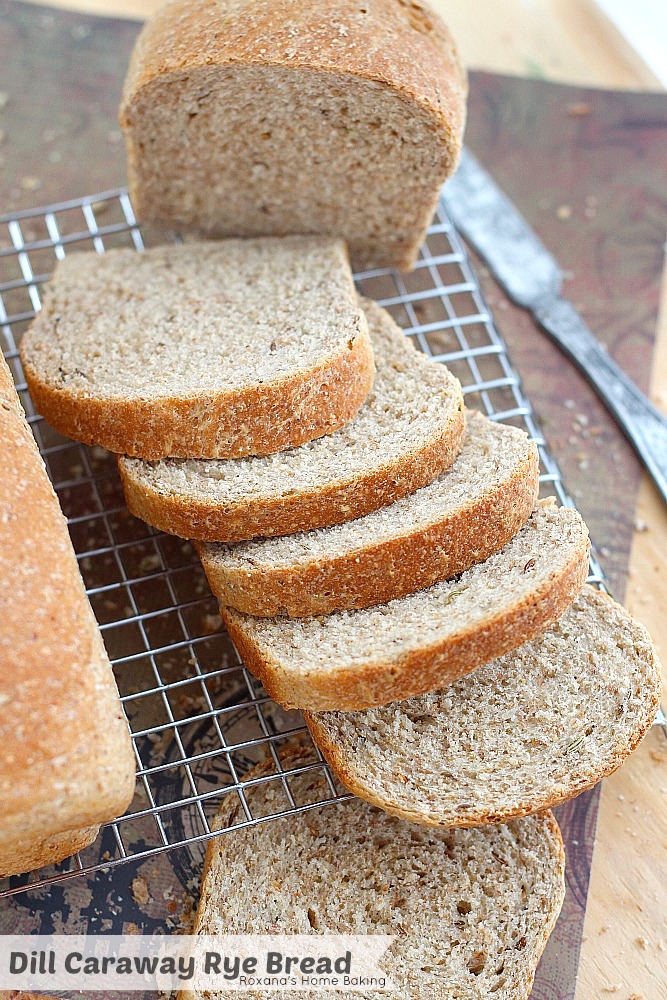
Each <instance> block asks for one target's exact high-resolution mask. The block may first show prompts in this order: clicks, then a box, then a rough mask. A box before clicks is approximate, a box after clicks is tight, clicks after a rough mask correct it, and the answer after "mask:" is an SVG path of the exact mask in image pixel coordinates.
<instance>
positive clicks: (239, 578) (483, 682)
mask: <svg viewBox="0 0 667 1000" xmlns="http://www.w3.org/2000/svg"><path fill="white" fill-rule="evenodd" d="M101 306H102V308H100V307H101ZM22 359H23V364H24V368H25V371H26V375H27V378H28V382H29V384H30V388H31V391H32V394H33V398H34V399H35V401H36V403H37V406H38V407H39V408H40V409H41V412H42V413H43V414H44V415H45V416H46V417H47V419H49V420H50V421H51V423H52V424H53V425H54V426H55V427H56V428H57V429H58V430H60V431H61V432H63V433H65V434H68V435H70V436H72V437H75V438H79V439H81V440H84V441H87V442H89V443H94V444H97V445H102V446H104V447H106V448H109V449H111V450H113V451H115V452H117V453H119V455H121V456H122V457H120V458H119V467H120V473H121V477H122V482H123V486H124V489H125V493H126V496H127V501H128V505H129V508H130V510H131V511H132V512H134V513H135V514H137V515H138V516H140V517H142V518H144V519H145V520H146V521H148V522H149V523H150V524H152V525H154V526H156V527H157V528H161V529H163V530H165V531H168V532H172V533H173V534H177V535H180V536H181V537H183V538H189V539H193V540H195V541H196V544H197V547H198V550H199V554H200V556H201V559H202V562H203V565H204V569H205V571H206V573H207V576H208V578H209V580H210V584H211V587H212V590H213V592H214V594H215V595H216V596H217V597H218V599H219V601H220V605H221V612H222V617H223V619H224V622H225V624H226V626H227V629H228V630H229V632H230V634H231V636H232V638H233V640H234V642H235V644H236V646H237V648H238V650H239V652H240V654H241V656H242V658H243V661H244V663H245V664H246V666H247V667H248V669H249V670H250V671H251V672H252V673H253V674H255V675H256V676H257V677H259V678H260V679H261V680H262V682H263V684H264V687H265V688H266V690H267V692H268V693H269V694H270V695H271V696H272V697H273V698H274V699H275V700H276V701H278V702H279V703H280V704H281V705H283V706H285V707H286V708H298V709H302V710H303V711H304V712H305V713H306V719H307V722H308V726H309V727H310V730H311V733H312V735H313V739H314V740H315V742H316V744H317V745H318V746H319V747H320V748H321V750H322V753H323V754H324V756H325V757H326V759H327V760H328V761H329V763H330V764H331V766H332V768H333V769H334V771H335V772H336V774H337V775H338V776H339V778H340V779H341V780H342V781H343V782H344V784H345V785H347V786H348V787H349V788H351V789H352V790H353V791H354V792H355V793H356V794H357V795H359V796H361V797H363V798H365V799H367V800H369V801H370V802H373V803H376V804H378V805H380V806H381V807H382V808H383V809H386V810H387V811H388V812H392V813H395V814H397V815H399V816H403V817H406V818H408V819H410V820H412V821H415V822H421V823H428V824H434V825H438V826H444V827H452V826H459V825H465V826H468V825H471V824H475V823H488V822H499V821H506V820H509V819H511V818H513V817H516V816H521V815H524V814H527V813H531V812H534V811H536V810H541V809H544V808H546V807H548V806H551V805H554V804H555V803H557V802H561V801H563V800H564V799H567V798H569V797H571V796H573V795H576V794H577V793H579V792H580V791H581V790H582V789H583V788H586V787H587V786H590V785H592V784H594V783H595V782H596V781H598V780H599V779H600V778H602V777H603V776H604V775H605V774H608V773H609V772H610V771H612V770H613V769H614V768H616V767H617V766H618V765H619V764H620V763H621V761H622V760H623V759H624V757H625V756H626V755H627V754H628V753H630V752H631V751H632V750H633V749H634V748H635V747H636V745H637V743H638V742H639V740H640V739H641V738H642V736H643V735H644V734H645V732H646V731H647V729H648V727H649V726H650V724H651V721H652V719H653V717H654V715H655V711H656V707H657V703H658V678H657V671H656V663H655V655H654V652H653V648H652V646H651V643H650V640H649V638H648V636H647V635H646V633H645V632H644V630H643V629H642V628H641V627H640V626H639V625H637V624H636V623H635V622H633V621H632V620H631V619H630V617H629V616H628V615H627V614H626V612H625V611H623V610H622V609H621V608H619V607H618V606H617V605H616V604H614V603H613V602H612V601H611V600H610V599H609V598H608V597H606V596H604V595H603V594H600V593H598V592H596V591H595V590H593V589H591V588H589V587H586V586H585V580H586V576H587V569H588V555H589V542H588V534H587V531H586V527H585V525H584V523H583V521H582V519H581V517H580V516H579V514H578V513H577V512H576V511H574V510H571V509H567V508H563V507H558V506H556V504H555V502H554V501H553V500H542V501H539V500H538V499H537V498H538V489H539V461H538V453H537V449H536V446H535V444H534V443H532V442H531V441H529V440H528V438H527V436H526V435H525V434H524V433H523V432H522V431H520V430H518V429H516V428H513V427H509V426H504V425H502V424H499V423H493V422H492V421H490V420H489V419H487V418H486V417H484V416H482V415H481V414H480V413H473V412H468V413H466V411H465V408H464V405H463V396H462V391H461V387H460V385H459V383H458V381H457V380H456V379H455V378H454V377H453V376H452V375H451V373H450V372H449V371H448V370H447V368H446V367H444V366H443V365H440V364H434V363H432V362H431V361H430V360H429V359H428V358H427V357H426V356H425V355H423V354H422V353H420V352H419V351H418V350H416V349H415V348H414V346H413V344H412V343H411V341H410V339H409V338H408V337H406V336H405V335H404V333H403V331H402V330H401V329H399V328H398V327H397V326H396V324H395V323H394V321H393V320H392V318H391V317H390V315H389V314H388V313H387V312H386V311H384V310H383V309H382V308H380V307H379V306H378V305H377V304H376V303H374V302H372V301H369V300H366V299H361V298H358V297H357V295H356V292H355V289H354V284H353V278H352V274H351V271H350V266H349V262H348V259H347V253H346V248H345V245H344V243H342V242H341V241H340V240H336V239H330V238H325V237H287V238H277V237H264V238H257V239H254V240H253V239H251V240H225V241H220V242H217V243H216V242H211V243H206V244H198V243H190V244H185V245H181V246H170V247H160V248H157V249H155V250H150V251H147V252H146V253H144V254H136V253H135V252H134V251H130V250H127V251H125V250H118V251H111V252H109V253H107V254H105V255H103V256H98V255H96V254H85V255H84V254H81V255H75V256H73V257H70V258H67V259H66V260H65V261H63V262H62V263H61V264H60V265H59V267H58V270H57V271H56V274H55V277H54V280H53V282H52V285H51V289H50V294H48V296H47V299H46V303H45V307H44V309H43V311H42V312H41V314H40V315H39V316H38V318H37V320H36V321H35V323H34V324H33V326H32V328H31V330H30V331H29V332H28V334H27V335H26V337H25V339H24V341H23V345H22Z"/></svg>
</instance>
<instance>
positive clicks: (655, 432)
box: [536, 299, 667, 501]
mask: <svg viewBox="0 0 667 1000" xmlns="http://www.w3.org/2000/svg"><path fill="white" fill-rule="evenodd" d="M536 315H537V318H538V319H539V321H540V323H541V325H542V326H543V327H544V329H545V330H546V331H547V333H550V334H551V336H552V337H553V338H554V339H555V340H556V341H557V343H558V344H560V346H561V347H562V348H563V350H564V351H565V352H566V353H567V354H568V355H569V356H570V357H571V358H572V360H573V361H574V362H575V363H576V364H577V365H578V367H579V368H580V369H581V371H582V372H583V374H584V375H585V376H586V377H587V378H588V380H589V381H590V382H591V384H592V386H593V388H594V389H595V390H596V391H597V393H598V395H599V396H600V397H601V398H602V400H603V401H604V402H605V403H606V405H607V407H608V409H609V410H610V411H611V412H612V414H613V415H614V416H615V418H616V420H617V422H618V424H619V425H620V427H621V428H622V429H623V430H624V431H625V433H626V435H627V436H628V438H629V439H630V441H631V442H632V444H633V445H634V446H635V449H636V451H637V453H638V455H639V457H640V458H641V459H642V461H643V463H644V465H645V467H646V469H647V470H648V471H649V472H650V474H651V476H652V477H653V479H654V481H655V484H656V486H657V487H658V489H659V490H660V492H661V493H662V496H663V497H664V499H665V500H666V501H667V418H665V417H664V416H663V415H662V413H660V411H659V410H657V409H656V408H655V406H653V404H652V403H651V402H650V401H649V400H648V399H647V398H646V396H645V395H644V393H643V392H641V391H640V390H639V389H638V388H637V386H636V385H635V384H634V382H633V381H632V380H631V379H630V378H628V376H627V375H626V374H625V372H624V371H623V370H622V369H621V368H619V367H618V365H617V364H616V362H615V361H613V360H612V358H611V357H610V356H609V354H608V353H607V351H605V349H604V348H603V347H602V346H601V344H600V343H599V342H598V340H597V339H596V338H595V336H594V335H593V334H592V333H591V331H590V330H589V328H588V327H587V326H586V324H585V323H584V321H583V319H582V318H581V316H580V315H579V313H578V312H577V310H576V309H575V308H574V306H573V305H571V303H569V302H566V301H565V300H564V299H555V300H554V301H553V302H552V303H550V304H549V305H548V306H545V307H544V308H542V309H538V310H537V311H536Z"/></svg>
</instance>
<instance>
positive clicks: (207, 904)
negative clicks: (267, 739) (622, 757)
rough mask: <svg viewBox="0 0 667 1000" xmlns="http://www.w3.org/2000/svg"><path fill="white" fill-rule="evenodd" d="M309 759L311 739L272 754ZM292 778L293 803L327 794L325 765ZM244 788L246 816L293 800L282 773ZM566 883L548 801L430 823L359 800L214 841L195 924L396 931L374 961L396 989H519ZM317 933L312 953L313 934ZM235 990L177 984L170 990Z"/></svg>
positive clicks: (199, 927)
mask: <svg viewBox="0 0 667 1000" xmlns="http://www.w3.org/2000/svg"><path fill="white" fill-rule="evenodd" d="M312 760H313V758H312V750H310V751H309V750H304V749H301V750H291V749H288V750H286V751H283V755H282V762H281V763H282V766H283V769H284V770H285V771H288V772H289V771H290V770H293V769H295V768H299V767H307V766H308V765H309V764H310V763H312ZM273 771H274V767H273V764H272V762H267V763H263V764H260V765H258V766H257V767H255V768H254V769H253V770H252V771H251V772H250V773H249V774H248V775H247V776H246V780H247V781H256V780H259V779H262V778H266V777H267V776H268V775H270V774H271V773H273ZM289 784H290V788H291V790H292V792H293V795H294V798H295V800H296V802H297V804H298V805H307V804H309V803H317V802H321V801H322V800H323V799H325V798H326V797H328V796H329V795H330V792H329V790H328V787H327V785H326V783H325V780H324V777H323V775H322V772H321V769H315V770H309V771H305V772H303V773H301V774H299V775H295V776H293V777H291V778H290V779H289ZM245 794H246V796H247V798H248V804H249V806H250V809H251V811H252V814H253V816H255V817H259V816H267V815H270V814H280V813H281V812H283V811H284V810H286V809H288V808H290V804H289V800H288V799H287V796H286V794H285V791H284V789H283V788H282V785H281V783H280V781H279V780H274V781H268V782H267V781H265V782H264V783H262V784H254V785H250V786H248V787H246V789H245ZM241 816H242V814H241V806H240V803H239V802H238V799H237V797H236V796H232V795H228V796H226V797H225V802H224V804H223V807H222V810H221V813H220V815H219V817H218V819H217V826H218V827H219V828H222V827H227V826H231V825H233V824H234V823H235V822H236V821H238V820H239V819H241ZM564 891H565V884H564V852H563V844H562V840H561V836H560V831H559V830H558V826H557V824H556V821H555V819H554V818H553V816H552V815H551V813H545V814H543V815H541V816H531V817H528V818H526V819H520V820H515V821H514V822H512V823H510V824H508V825H507V826H492V827H483V828H480V829H477V830H467V831H463V830H433V829H427V828H426V827H417V826H414V825H412V824H409V823H405V822H404V821H402V820H399V819H396V818H395V817H393V816H388V815H387V814H385V813H382V812H380V811H378V810H376V809H373V808H372V807H371V806H369V805H367V804H366V803H365V802H360V801H359V800H355V801H352V802H345V803H338V804H335V805H332V804H328V805H326V804H325V805H322V806H315V807H314V808H311V809H310V810H309V811H308V812H305V813H300V814H298V815H294V816H280V815H277V817H276V818H275V819H272V820H271V822H269V823H262V824H259V825H257V826H252V827H249V828H247V829H243V830H237V831H234V832H232V833H230V834H229V835H223V836H221V837H218V838H217V839H216V840H212V841H211V842H210V844H209V847H208V852H207V856H206V863H205V868H204V875H203V881H202V890H201V899H200V902H199V908H198V911H197V920H196V928H195V932H196V933H197V934H200V935H219V934H251V933H252V934H288V935H289V934H314V935H318V934H386V935H390V936H392V937H394V938H395V940H394V942H393V944H392V945H391V946H390V948H389V950H388V951H387V953H386V955H385V956H384V957H383V958H382V959H381V961H380V965H381V966H382V968H383V969H384V970H385V972H386V973H387V974H388V975H389V976H390V977H391V979H392V981H393V982H394V984H395V987H394V988H395V990H397V994H396V995H398V996H400V997H402V998H406V1000H408V998H409V1000H452V998H453V997H461V998H463V997H465V998H466V1000H485V998H487V997H490V996H494V997H503V998H505V1000H527V998H528V996H529V995H530V990H531V986H532V982H533V977H534V975H535V969H536V966H537V963H538V960H539V957H540V955H541V953H542V951H543V949H544V946H545V944H546V941H547V939H548V937H549V935H550V933H551V931H552V929H553V926H554V924H555V922H556V918H557V916H558V913H559V911H560V908H561V905H562V902H563V896H564ZM313 945H314V951H315V953H317V951H316V946H317V938H315V939H314V941H313ZM249 995H250V996H252V997H265V996H267V995H269V994H268V993H267V992H261V991H257V992H251V993H250V994H249ZM270 995H271V996H272V997H276V998H277V1000H289V997H290V996H291V995H292V994H290V993H289V991H280V990H277V991H275V992H271V993H270ZM298 995H299V996H301V997H308V998H312V1000H315V998H316V997H319V996H321V995H322V994H321V993H317V992H316V991H312V990H303V991H299V993H298ZM329 995H331V996H336V997H341V996H343V995H347V994H344V993H343V992H342V991H334V992H333V993H331V994H329ZM387 995H388V994H387V993H385V992H382V991H380V990H377V989H373V988H372V987H370V988H368V989H366V990H362V991H361V992H358V993H355V996H357V997H360V998H361V1000H381V998H383V997H386V996H387ZM231 996H233V994H231V993H228V992H225V991H224V990H222V991H216V992H207V993H204V992H192V991H189V990H186V991H184V992H182V993H181V994H180V1000H204V997H206V998H209V1000H213V998H215V1000H223V998H224V1000H227V998H229V997H231Z"/></svg>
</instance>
